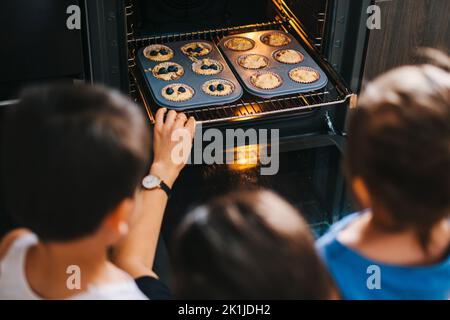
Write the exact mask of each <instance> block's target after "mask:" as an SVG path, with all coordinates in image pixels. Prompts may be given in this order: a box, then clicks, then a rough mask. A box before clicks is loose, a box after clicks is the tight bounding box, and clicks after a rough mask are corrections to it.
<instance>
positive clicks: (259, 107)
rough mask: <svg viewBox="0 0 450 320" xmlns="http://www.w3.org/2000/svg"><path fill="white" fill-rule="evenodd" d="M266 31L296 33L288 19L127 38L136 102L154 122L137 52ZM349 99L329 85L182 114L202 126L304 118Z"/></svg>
mask: <svg viewBox="0 0 450 320" xmlns="http://www.w3.org/2000/svg"><path fill="white" fill-rule="evenodd" d="M269 29H278V30H283V31H287V32H290V33H291V34H294V36H295V32H296V31H295V25H293V24H292V21H290V19H277V20H274V21H269V22H262V23H256V24H250V25H243V26H235V27H227V28H220V29H211V30H201V31H196V32H183V33H172V34H164V35H157V36H146V37H139V38H131V39H130V38H129V39H128V45H129V67H130V87H131V88H132V90H133V93H134V97H135V99H136V100H137V101H139V102H141V103H142V104H143V105H144V106H145V108H146V111H147V113H148V116H149V118H150V121H151V122H154V114H155V112H156V110H157V108H158V107H157V105H156V103H155V102H154V101H153V99H152V97H151V96H150V94H149V93H148V92H147V91H148V90H145V85H144V86H143V85H140V84H143V83H144V82H143V78H142V75H141V73H140V71H139V70H138V68H137V67H136V51H137V50H138V49H139V48H142V47H144V46H148V45H150V44H163V43H170V42H174V41H183V40H209V41H213V42H214V43H216V44H217V43H218V42H219V41H220V40H221V39H222V38H223V37H225V36H228V35H231V34H236V33H244V32H251V31H261V30H269ZM349 98H350V96H349V95H348V94H347V93H346V92H343V91H342V90H340V89H339V88H338V87H337V86H335V85H334V84H333V83H332V81H330V82H329V84H328V85H327V86H326V87H325V88H323V89H321V90H317V91H312V92H308V93H305V94H294V95H288V96H282V97H274V98H270V99H262V98H259V97H255V96H253V95H251V94H249V93H244V95H243V96H242V98H241V99H240V100H239V101H237V102H234V103H230V104H226V105H218V106H210V107H205V108H198V109H192V110H187V111H185V114H186V115H187V116H193V117H194V118H195V119H196V120H197V122H200V123H202V124H217V123H221V122H230V121H243V120H250V119H254V118H263V117H264V118H265V117H279V116H285V115H292V114H296V115H307V114H308V113H312V112H313V111H314V109H316V108H319V107H323V106H328V105H336V104H339V103H344V102H346V100H347V99H349Z"/></svg>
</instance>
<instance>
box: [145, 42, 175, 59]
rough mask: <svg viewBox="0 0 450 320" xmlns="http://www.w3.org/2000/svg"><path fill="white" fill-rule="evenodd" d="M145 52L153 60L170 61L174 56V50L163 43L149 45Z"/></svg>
mask: <svg viewBox="0 0 450 320" xmlns="http://www.w3.org/2000/svg"><path fill="white" fill-rule="evenodd" d="M143 53H144V56H145V57H146V58H147V59H149V60H151V61H169V60H170V59H172V58H173V50H172V49H170V48H169V47H168V46H165V45H162V44H152V45H149V46H148V47H146V48H145V49H144V52H143Z"/></svg>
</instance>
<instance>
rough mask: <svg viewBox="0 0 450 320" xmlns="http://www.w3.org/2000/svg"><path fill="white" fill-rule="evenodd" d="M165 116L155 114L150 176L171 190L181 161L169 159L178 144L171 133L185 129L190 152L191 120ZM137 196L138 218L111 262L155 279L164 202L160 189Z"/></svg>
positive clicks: (170, 114)
mask: <svg viewBox="0 0 450 320" xmlns="http://www.w3.org/2000/svg"><path fill="white" fill-rule="evenodd" d="M165 113H166V110H165V109H160V110H158V112H157V114H156V124H155V130H154V141H153V149H154V154H155V157H154V162H153V164H152V166H151V169H150V174H152V175H155V176H158V177H159V178H161V179H162V180H163V181H164V182H165V183H166V184H167V185H168V186H169V187H171V188H172V186H173V184H174V182H175V180H176V178H177V177H178V175H179V173H180V171H181V169H182V168H183V167H184V162H183V163H175V162H174V159H172V150H173V148H174V147H175V146H177V145H178V144H179V143H180V142H179V141H172V134H173V132H174V131H175V130H178V129H181V130H183V129H184V130H186V131H185V133H186V134H187V136H188V137H189V139H184V140H182V143H183V144H184V146H185V147H186V149H187V150H190V148H191V146H192V138H193V136H194V131H195V120H194V119H193V118H190V119H189V120H188V119H187V118H186V116H185V115H184V114H181V113H179V114H177V113H176V112H175V111H169V113H168V114H167V117H166V120H165V121H164V115H165ZM187 156H188V154H186V157H187ZM137 197H138V199H137V206H138V208H137V210H138V211H139V216H138V218H137V219H136V221H135V222H134V223H133V226H132V228H131V230H130V232H129V234H128V235H127V236H126V237H125V238H124V239H123V240H122V241H121V242H120V243H119V244H118V245H117V246H116V248H115V249H114V254H113V262H114V263H115V264H116V265H117V266H118V267H119V268H121V269H122V270H124V271H126V272H128V273H129V274H130V275H131V276H132V277H134V278H138V277H141V276H146V275H148V276H153V277H156V275H155V273H154V272H153V271H152V267H153V261H154V258H155V252H156V246H157V244H158V239H159V234H160V230H161V224H162V220H163V217H164V211H165V208H166V205H167V200H168V199H167V195H166V193H165V192H164V191H163V190H161V189H155V190H144V191H140V193H139V194H138V195H137Z"/></svg>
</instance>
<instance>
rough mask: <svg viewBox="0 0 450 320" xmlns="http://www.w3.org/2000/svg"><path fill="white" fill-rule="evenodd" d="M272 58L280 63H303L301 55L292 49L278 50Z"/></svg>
mask: <svg viewBox="0 0 450 320" xmlns="http://www.w3.org/2000/svg"><path fill="white" fill-rule="evenodd" d="M273 58H274V59H275V60H277V61H278V62H281V63H287V64H296V63H300V62H302V61H303V59H304V58H305V57H304V56H303V54H301V53H300V52H298V51H296V50H292V49H282V50H278V51H276V52H275V53H274V54H273Z"/></svg>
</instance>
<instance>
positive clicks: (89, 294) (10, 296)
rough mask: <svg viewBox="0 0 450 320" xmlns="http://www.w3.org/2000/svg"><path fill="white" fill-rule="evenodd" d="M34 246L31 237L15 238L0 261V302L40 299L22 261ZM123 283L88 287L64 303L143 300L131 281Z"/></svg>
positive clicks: (35, 240) (33, 240) (36, 241)
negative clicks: (29, 281)
mask: <svg viewBox="0 0 450 320" xmlns="http://www.w3.org/2000/svg"><path fill="white" fill-rule="evenodd" d="M37 243H38V238H37V237H36V235H34V234H26V235H24V236H21V237H19V238H17V239H16V240H15V241H14V243H13V244H12V245H11V247H10V248H9V250H8V252H7V254H6V255H5V256H4V258H3V259H2V261H0V300H42V298H41V297H39V296H38V295H37V294H36V293H34V292H33V290H32V289H31V288H30V286H29V284H28V280H27V277H26V274H25V259H26V254H27V251H28V249H29V248H30V247H31V246H34V245H36V244H37ZM126 277H127V278H129V280H127V281H122V282H117V283H111V284H103V285H98V286H90V287H89V288H88V289H87V290H85V291H84V292H82V293H80V294H77V295H73V296H71V297H70V298H68V300H146V299H147V298H146V297H145V296H144V294H143V293H142V292H141V291H140V290H139V288H138V287H137V285H136V283H135V282H134V280H133V278H131V277H130V276H128V275H127V274H126Z"/></svg>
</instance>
